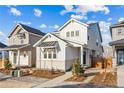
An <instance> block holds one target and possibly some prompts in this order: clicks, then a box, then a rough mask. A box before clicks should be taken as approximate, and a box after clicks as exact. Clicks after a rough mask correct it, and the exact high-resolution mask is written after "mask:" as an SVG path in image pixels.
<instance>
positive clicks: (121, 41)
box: [109, 39, 124, 46]
mask: <svg viewBox="0 0 124 93" xmlns="http://www.w3.org/2000/svg"><path fill="white" fill-rule="evenodd" d="M109 44H110V45H111V46H112V45H124V39H120V40H117V41H113V42H110V43H109Z"/></svg>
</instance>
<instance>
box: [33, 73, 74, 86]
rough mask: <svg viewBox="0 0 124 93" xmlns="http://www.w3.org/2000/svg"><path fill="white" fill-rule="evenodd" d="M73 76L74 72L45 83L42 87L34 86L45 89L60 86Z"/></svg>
mask: <svg viewBox="0 0 124 93" xmlns="http://www.w3.org/2000/svg"><path fill="white" fill-rule="evenodd" d="M71 76H72V72H66V73H65V74H64V75H62V76H59V77H56V78H54V79H52V80H49V81H47V82H44V83H42V84H40V85H37V86H34V88H45V87H54V86H57V85H58V84H60V83H62V82H63V81H64V80H66V79H68V78H70V77H71Z"/></svg>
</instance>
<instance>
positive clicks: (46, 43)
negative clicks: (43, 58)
mask: <svg viewBox="0 0 124 93" xmlns="http://www.w3.org/2000/svg"><path fill="white" fill-rule="evenodd" d="M56 43H57V41H49V42H42V43H41V44H40V45H39V46H40V47H48V46H55V44H56Z"/></svg>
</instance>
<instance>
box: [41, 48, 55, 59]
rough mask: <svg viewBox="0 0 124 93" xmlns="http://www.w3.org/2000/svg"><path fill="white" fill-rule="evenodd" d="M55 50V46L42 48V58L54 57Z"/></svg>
mask: <svg viewBox="0 0 124 93" xmlns="http://www.w3.org/2000/svg"><path fill="white" fill-rule="evenodd" d="M56 51H57V50H56V49H55V48H51V49H44V52H43V54H44V59H55V58H56V55H57V54H56V53H57V52H56Z"/></svg>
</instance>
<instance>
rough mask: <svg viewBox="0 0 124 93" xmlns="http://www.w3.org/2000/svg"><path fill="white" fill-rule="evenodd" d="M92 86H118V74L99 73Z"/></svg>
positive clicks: (91, 82) (92, 81)
mask: <svg viewBox="0 0 124 93" xmlns="http://www.w3.org/2000/svg"><path fill="white" fill-rule="evenodd" d="M90 84H97V85H105V86H116V85H117V72H102V73H98V74H97V75H96V76H95V77H94V78H93V79H92V80H91V81H90Z"/></svg>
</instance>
